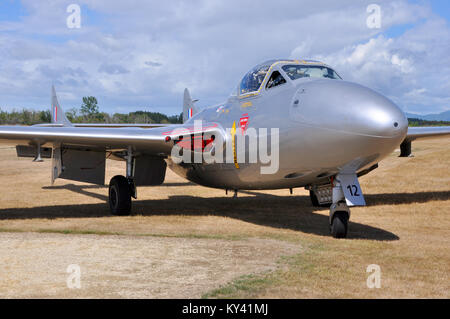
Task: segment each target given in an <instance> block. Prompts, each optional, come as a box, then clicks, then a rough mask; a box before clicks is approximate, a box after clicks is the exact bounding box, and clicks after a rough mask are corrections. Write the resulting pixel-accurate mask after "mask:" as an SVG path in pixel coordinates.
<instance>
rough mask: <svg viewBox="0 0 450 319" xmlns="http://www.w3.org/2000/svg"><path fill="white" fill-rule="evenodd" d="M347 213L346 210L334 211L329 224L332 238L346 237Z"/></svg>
mask: <svg viewBox="0 0 450 319" xmlns="http://www.w3.org/2000/svg"><path fill="white" fill-rule="evenodd" d="M347 229H348V214H347V212H342V211H341V212H335V213H334V216H333V220H332V221H331V225H330V232H331V236H333V237H334V238H345V237H347Z"/></svg>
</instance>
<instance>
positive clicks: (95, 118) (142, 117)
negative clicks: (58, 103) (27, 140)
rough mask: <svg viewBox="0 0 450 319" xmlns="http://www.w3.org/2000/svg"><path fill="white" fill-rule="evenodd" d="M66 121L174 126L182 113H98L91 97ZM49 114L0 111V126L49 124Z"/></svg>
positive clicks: (93, 98)
mask: <svg viewBox="0 0 450 319" xmlns="http://www.w3.org/2000/svg"><path fill="white" fill-rule="evenodd" d="M66 116H67V119H68V120H69V121H71V122H72V123H111V124H117V123H140V124H150V123H162V124H167V123H171V124H176V123H183V113H181V114H180V115H171V116H168V115H166V114H163V113H159V112H147V111H136V112H130V113H128V114H122V113H114V114H109V113H105V112H100V110H99V107H98V103H97V99H96V98H95V97H93V96H85V97H83V103H82V105H81V108H80V109H77V108H72V109H70V110H68V111H67V112H66ZM51 118H52V117H51V112H50V111H49V110H47V111H34V110H26V109H23V110H22V111H16V110H13V111H11V112H7V111H3V110H1V109H0V124H3V125H14V124H20V125H33V124H41V123H50V122H51Z"/></svg>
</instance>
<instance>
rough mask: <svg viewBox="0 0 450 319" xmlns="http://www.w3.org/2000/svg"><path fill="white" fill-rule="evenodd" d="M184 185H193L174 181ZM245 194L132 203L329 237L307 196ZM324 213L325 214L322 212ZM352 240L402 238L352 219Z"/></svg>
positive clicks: (66, 210)
mask: <svg viewBox="0 0 450 319" xmlns="http://www.w3.org/2000/svg"><path fill="white" fill-rule="evenodd" d="M172 184H173V185H172V186H181V185H186V184H191V183H172ZM44 188H45V189H67V190H70V191H73V192H76V193H80V194H83V195H87V196H91V197H94V198H97V199H100V200H104V201H105V202H106V200H107V196H106V195H102V194H97V193H93V192H90V191H89V189H104V190H105V191H106V190H107V186H95V185H74V184H68V185H63V186H51V187H44ZM244 193H246V194H250V195H255V196H251V197H249V196H246V197H238V198H231V197H230V196H228V197H214V198H203V197H194V196H171V197H169V198H168V199H158V200H134V201H133V214H134V215H144V216H151V215H189V216H206V215H213V216H222V217H229V218H234V219H239V220H242V221H245V222H249V223H253V224H256V225H262V226H268V227H273V228H280V229H290V230H294V231H300V232H304V233H311V234H316V235H320V236H329V231H328V214H327V209H320V208H314V207H311V203H310V199H309V197H308V196H277V195H270V194H262V193H257V192H248V191H245V192H244ZM449 198H450V191H440V192H417V193H397V194H369V195H366V201H367V204H368V206H374V205H395V204H409V203H424V202H429V201H434V200H446V199H449ZM317 211H323V212H325V213H326V214H325V215H323V214H319V213H317ZM109 216H110V214H109V209H108V206H107V204H106V203H105V204H80V205H60V206H43V207H34V208H18V209H1V210H0V219H1V220H7V219H30V218H49V219H52V218H89V217H105V218H107V217H109ZM348 238H360V239H370V240H382V241H392V240H398V239H399V237H398V236H397V235H395V234H393V233H391V232H389V231H386V230H383V229H380V228H376V227H372V226H369V225H363V224H360V223H355V222H352V221H350V223H349V234H348Z"/></svg>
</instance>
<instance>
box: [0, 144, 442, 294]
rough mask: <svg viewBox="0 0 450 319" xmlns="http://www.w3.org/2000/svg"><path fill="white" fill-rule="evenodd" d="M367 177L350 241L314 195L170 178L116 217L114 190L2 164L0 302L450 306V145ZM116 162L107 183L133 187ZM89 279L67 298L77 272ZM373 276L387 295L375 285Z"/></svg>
mask: <svg viewBox="0 0 450 319" xmlns="http://www.w3.org/2000/svg"><path fill="white" fill-rule="evenodd" d="M413 153H414V155H415V157H411V158H398V157H397V156H398V151H397V152H395V153H393V154H391V156H390V157H389V158H387V159H386V160H385V161H383V162H381V163H380V167H379V168H378V169H377V170H375V171H373V172H372V173H370V174H368V175H366V176H364V177H362V178H361V180H360V182H361V186H362V188H363V191H364V192H365V196H366V201H367V205H368V206H367V207H361V208H353V209H352V210H351V213H352V216H351V220H350V224H349V236H348V239H343V240H336V239H333V238H331V237H330V236H329V234H328V228H327V223H328V209H316V208H313V207H312V206H311V204H310V201H309V197H308V194H307V192H306V191H304V190H302V189H295V190H294V194H293V195H290V194H289V191H288V190H276V191H264V192H263V191H261V192H259V191H258V192H256V191H252V192H241V193H239V196H238V198H235V199H234V198H232V194H230V193H229V195H225V192H224V191H222V190H215V189H209V188H204V187H201V186H196V185H194V184H191V183H189V182H187V181H186V180H184V179H182V178H180V177H178V176H176V175H175V174H173V173H172V172H169V171H168V174H167V177H166V183H165V184H164V185H162V186H158V187H141V188H139V189H138V198H139V199H138V200H136V201H134V202H133V215H132V216H127V217H112V216H110V215H109V212H108V207H107V205H106V198H107V187H99V186H92V185H88V184H83V183H73V182H70V181H64V180H57V182H56V183H55V185H53V186H51V185H50V162H49V161H45V162H42V163H32V162H31V160H30V159H18V158H17V157H15V150H14V149H11V148H5V149H2V152H1V153H0V181H1V183H0V241H1V242H2V245H0V269H2V270H1V275H0V297H4V298H5V297H6V298H14V297H64V298H80V297H81V298H84V297H119V298H120V297H123V298H128V297H138V298H168V297H175V298H181V297H189V298H192V297H209V298H234V297H239V298H241V297H243V298H247V297H249V298H315V297H318V298H323V297H326V298H328V297H331V298H379V297H385V298H395V297H399V298H410V297H418V298H436V297H440V298H449V297H450V139H441V140H425V141H417V142H414V143H413ZM123 172H124V164H123V163H120V162H110V163H108V167H107V173H108V176H107V180H109V178H110V177H111V176H113V175H116V174H123ZM70 264H77V265H79V266H80V268H81V288H80V289H69V288H67V285H66V280H67V278H68V276H69V274H68V273H67V272H66V269H67V267H68V265H70ZM370 264H376V265H379V266H380V268H381V288H374V289H369V288H368V287H367V284H366V280H367V277H368V276H369V275H370V273H367V272H366V269H367V266H368V265H370Z"/></svg>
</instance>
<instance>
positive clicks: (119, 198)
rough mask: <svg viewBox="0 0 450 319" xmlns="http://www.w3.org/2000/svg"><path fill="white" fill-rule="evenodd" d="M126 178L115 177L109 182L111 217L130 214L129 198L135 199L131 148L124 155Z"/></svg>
mask: <svg viewBox="0 0 450 319" xmlns="http://www.w3.org/2000/svg"><path fill="white" fill-rule="evenodd" d="M125 158H126V160H127V169H126V171H127V177H125V176H122V175H116V176H114V177H113V178H111V181H110V182H109V198H108V201H109V209H110V211H111V214H112V215H119V216H125V215H129V214H130V212H131V197H133V198H136V186H135V184H134V179H133V175H134V174H133V173H134V172H133V171H134V157H133V154H132V151H131V148H128V152H127V155H126V157H125Z"/></svg>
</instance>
